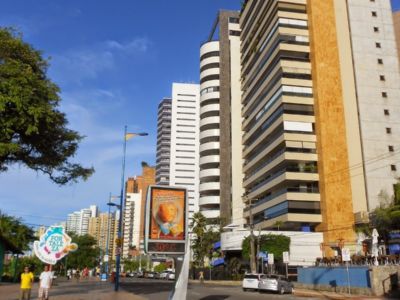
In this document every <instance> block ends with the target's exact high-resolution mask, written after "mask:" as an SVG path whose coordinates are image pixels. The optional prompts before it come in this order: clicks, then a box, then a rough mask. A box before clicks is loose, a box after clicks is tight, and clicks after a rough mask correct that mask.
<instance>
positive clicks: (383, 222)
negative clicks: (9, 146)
mask: <svg viewBox="0 0 400 300" xmlns="http://www.w3.org/2000/svg"><path fill="white" fill-rule="evenodd" d="M379 195H380V205H379V206H378V207H376V208H375V209H374V210H373V211H372V212H371V214H370V219H371V222H370V223H371V227H372V228H376V229H377V230H378V232H379V235H380V238H382V239H384V240H385V241H387V240H388V239H389V233H390V232H391V231H392V230H400V199H399V197H400V184H399V183H397V184H395V185H394V197H393V198H392V199H391V198H390V197H389V196H388V194H387V193H386V192H385V191H381V192H380V193H379Z"/></svg>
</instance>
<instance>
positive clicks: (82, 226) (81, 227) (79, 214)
mask: <svg viewBox="0 0 400 300" xmlns="http://www.w3.org/2000/svg"><path fill="white" fill-rule="evenodd" d="M97 214H98V210H97V206H96V205H91V206H90V207H89V208H83V209H81V210H80V211H75V212H73V213H71V214H68V218H67V223H66V230H67V232H73V233H75V234H78V235H84V234H88V232H89V219H90V218H91V217H96V216H97Z"/></svg>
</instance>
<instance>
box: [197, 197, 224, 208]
mask: <svg viewBox="0 0 400 300" xmlns="http://www.w3.org/2000/svg"><path fill="white" fill-rule="evenodd" d="M219 203H220V197H219V196H203V197H200V198H199V206H200V207H201V206H202V205H210V204H219Z"/></svg>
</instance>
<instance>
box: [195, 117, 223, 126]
mask: <svg viewBox="0 0 400 300" xmlns="http://www.w3.org/2000/svg"><path fill="white" fill-rule="evenodd" d="M219 122H220V117H219V116H216V117H208V118H204V119H201V120H200V128H201V127H203V126H207V125H214V124H219Z"/></svg>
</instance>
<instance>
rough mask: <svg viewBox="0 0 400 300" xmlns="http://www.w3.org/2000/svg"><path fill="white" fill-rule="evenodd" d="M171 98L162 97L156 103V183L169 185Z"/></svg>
mask: <svg viewBox="0 0 400 300" xmlns="http://www.w3.org/2000/svg"><path fill="white" fill-rule="evenodd" d="M171 101H172V100H171V99H170V98H164V99H163V100H162V101H161V102H160V104H159V105H158V116H157V157H156V184H158V185H169V164H170V160H169V159H170V149H171V105H172V104H171Z"/></svg>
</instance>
